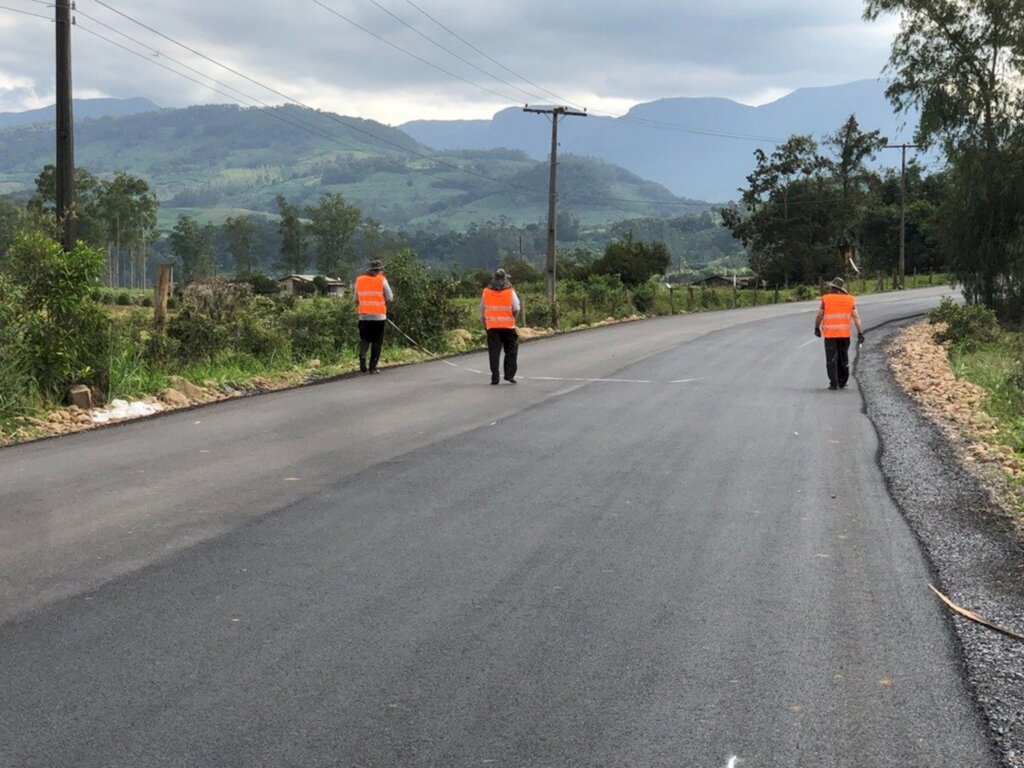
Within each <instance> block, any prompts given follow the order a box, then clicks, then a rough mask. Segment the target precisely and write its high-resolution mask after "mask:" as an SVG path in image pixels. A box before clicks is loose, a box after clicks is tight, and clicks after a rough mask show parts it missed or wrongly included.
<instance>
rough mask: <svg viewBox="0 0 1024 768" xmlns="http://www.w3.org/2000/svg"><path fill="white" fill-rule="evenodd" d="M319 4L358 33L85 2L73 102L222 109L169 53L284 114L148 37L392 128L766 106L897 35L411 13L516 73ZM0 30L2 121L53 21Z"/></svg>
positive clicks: (636, 12) (326, 18) (501, 9)
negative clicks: (528, 110)
mask: <svg viewBox="0 0 1024 768" xmlns="http://www.w3.org/2000/svg"><path fill="white" fill-rule="evenodd" d="M12 2H16V3H21V4H24V5H26V6H28V5H29V4H28V3H27V2H25V0H12ZM321 2H322V3H323V4H324V5H326V6H328V7H329V8H330V9H332V10H333V11H334V12H335V13H336V14H340V15H343V16H345V17H347V18H349V19H351V21H352V22H354V23H355V24H358V25H360V26H361V27H363V28H364V29H365V30H369V32H367V31H363V30H361V29H359V28H357V27H356V26H354V25H353V24H351V23H349V22H348V21H345V20H343V19H341V18H339V16H338V15H335V14H332V13H331V12H330V11H328V10H325V9H324V8H323V7H321V6H320V5H318V4H317V3H316V2H314V0H287V1H286V2H283V3H282V2H280V0H246V1H245V2H242V0H217V1H216V2H210V0H176V2H174V3H153V2H152V1H151V0H111V1H110V3H109V4H110V5H112V6H114V7H115V8H117V9H118V10H120V11H122V12H123V13H124V14H127V15H128V16H131V17H134V18H135V19H137V20H139V21H141V22H143V23H144V24H145V25H147V26H148V27H150V28H151V29H150V30H147V29H145V28H143V27H140V26H138V25H136V24H133V23H132V22H131V21H129V20H128V19H127V18H125V17H124V16H121V15H118V14H117V13H114V12H112V11H111V10H110V9H109V8H108V7H105V6H104V5H101V4H100V3H99V2H88V0H81V1H80V2H79V3H78V13H77V21H78V24H79V26H78V27H77V28H76V31H75V34H74V75H73V80H74V83H75V90H76V95H77V96H80V97H82V96H85V95H87V94H97V95H99V94H102V95H106V96H113V97H121V98H127V97H131V96H144V97H146V98H149V99H150V100H152V101H154V102H156V103H158V104H161V105H163V106H183V105H185V104H190V103H209V102H221V103H223V102H226V101H228V100H229V99H228V98H227V97H226V96H225V95H223V94H221V93H216V92H214V91H212V90H210V89H209V88H204V87H202V86H201V85H199V84H196V83H194V82H190V81H189V80H188V79H185V78H184V77H182V76H179V75H176V74H172V73H170V72H168V71H166V70H165V69H162V68H160V67H159V66H157V65H158V64H163V65H165V66H167V67H171V68H173V69H180V67H179V65H177V64H175V63H174V62H172V61H171V59H170V58H167V57H168V56H169V57H172V58H173V59H177V60H179V61H181V62H184V63H186V64H188V65H189V66H191V67H194V68H195V69H197V70H199V71H200V72H203V73H207V74H208V75H209V76H211V77H213V78H215V79H216V80H218V81H221V83H223V84H224V85H214V87H215V88H216V89H218V90H221V91H227V92H228V93H231V91H230V90H228V89H227V88H226V87H225V85H227V86H230V87H233V88H237V89H239V90H241V91H242V92H244V93H246V94H249V95H251V96H253V97H256V98H258V99H259V100H261V101H265V102H267V103H280V102H282V101H283V100H284V99H283V98H282V96H280V95H278V94H274V93H271V92H269V91H267V90H265V89H262V88H260V87H259V86H258V85H256V84H254V83H253V82H251V81H249V80H246V79H245V78H243V77H240V76H239V75H237V74H233V73H231V72H228V71H226V70H224V69H222V68H218V67H217V66H215V65H214V64H212V63H211V62H209V61H207V60H204V59H203V58H202V57H200V56H198V55H196V54H195V53H193V52H190V51H187V50H184V49H182V48H181V47H178V46H176V45H174V43H172V42H170V41H168V40H167V39H165V38H163V37H161V36H160V35H159V34H156V32H159V33H162V34H163V35H166V36H168V37H171V38H174V39H175V40H178V41H180V42H182V43H185V44H186V45H188V46H189V47H191V48H193V49H194V50H195V51H199V52H202V53H204V54H206V55H207V56H209V57H210V58H213V59H216V60H218V61H220V62H222V63H224V64H226V65H228V66H229V67H231V68H232V69H234V70H237V72H239V73H242V74H244V75H247V76H248V77H250V78H252V79H253V80H257V81H259V82H260V83H266V84H267V85H270V86H272V87H273V88H274V89H275V90H277V91H279V92H280V93H283V94H287V95H288V96H291V97H293V98H296V99H298V100H300V101H302V102H303V103H306V104H310V105H311V106H316V107H319V108H323V109H329V110H332V111H337V112H340V113H344V114H347V115H353V116H359V117H367V118H372V119H376V120H380V121H382V122H386V123H390V124H398V123H402V122H405V121H407V120H410V119H415V118H452V119H454V118H474V117H475V118H486V117H489V116H490V115H492V114H493V113H494V112H495V111H497V110H498V109H501V108H504V107H506V106H513V105H521V104H522V103H524V102H526V101H533V102H547V103H551V102H552V101H554V100H555V97H553V96H552V95H551V93H548V92H547V91H550V92H553V93H554V94H557V96H558V97H561V99H563V100H565V101H568V102H571V103H574V104H580V105H584V106H587V107H589V108H591V109H594V110H600V111H604V112H611V113H616V114H621V113H622V112H624V111H625V110H626V109H628V107H630V106H632V105H634V104H636V103H639V102H642V101H650V100H653V99H658V98H669V97H677V96H720V97H725V98H732V99H736V100H739V101H744V102H745V103H764V102H765V101H769V100H771V99H772V98H776V97H777V96H778V95H782V94H784V93H787V92H789V91H791V90H793V89H796V88H800V87H806V86H820V85H832V84H837V83H843V82H849V81H852V80H860V79H865V78H873V77H876V76H878V74H879V73H880V71H881V70H882V68H883V66H884V64H885V62H886V59H887V58H888V51H889V44H890V42H891V39H892V35H893V34H894V33H895V29H896V21H895V20H890V19H886V20H885V21H884V22H877V23H874V24H869V23H867V22H864V21H862V20H861V14H862V12H863V2H862V0H830V1H829V2H827V3H825V2H821V0H776V1H775V2H765V1H764V0H732V1H731V2H728V3H707V2H704V1H703V0H701V2H697V1H696V0H638V2H635V3H624V2H621V0H616V1H615V2H610V1H609V0H592V1H591V2H590V3H588V4H586V5H585V6H583V5H581V4H580V3H579V2H569V0H516V2H511V0H490V2H488V3H485V4H481V3H479V0H435V2H431V3H429V4H428V3H427V2H425V0H416V3H415V5H416V6H418V7H420V8H422V9H423V10H425V11H426V12H427V13H429V14H430V15H431V16H433V17H434V18H435V19H437V20H438V21H440V22H441V23H442V24H444V25H445V26H446V27H448V28H449V29H450V30H452V31H454V32H455V33H457V34H458V35H460V36H461V37H463V38H464V39H465V40H467V41H469V42H470V43H471V44H472V45H473V46H475V47H476V48H478V49H480V50H481V51H483V52H484V53H485V54H486V55H487V56H488V57H491V58H493V59H495V60H497V61H500V62H501V63H502V64H504V65H505V66H506V67H508V69H510V70H512V71H514V72H515V73H516V75H514V74H512V73H511V72H509V71H508V70H505V69H502V68H501V67H500V66H499V65H498V64H496V63H495V62H494V61H492V60H489V59H488V58H485V57H484V56H481V55H479V54H478V53H477V52H475V51H473V50H472V49H471V48H469V47H467V46H466V45H464V44H463V43H462V42H460V41H459V40H458V39H457V38H455V37H453V36H452V35H451V34H450V33H449V32H447V31H445V30H444V29H442V28H441V27H439V26H437V25H436V24H434V23H433V22H432V21H430V20H429V19H427V18H426V17H425V16H424V15H422V14H421V13H420V12H419V11H418V10H417V9H416V7H415V6H414V5H413V4H412V2H411V0H378V2H379V3H380V5H381V6H384V7H386V8H387V9H388V10H390V11H391V12H392V13H394V14H395V15H397V16H399V17H400V18H401V19H403V20H404V21H406V22H408V24H410V25H412V26H414V27H415V28H416V29H417V30H419V32H420V33H422V35H426V36H429V37H430V38H433V39H434V40H436V41H437V42H438V43H440V44H441V45H443V46H445V47H446V48H448V49H450V50H451V51H453V52H455V53H457V54H458V55H459V56H460V57H462V58H464V59H467V60H469V61H471V62H473V63H474V64H475V65H476V67H477V68H474V67H473V66H469V65H467V64H466V63H464V62H463V61H460V60H458V59H457V58H455V57H453V56H451V55H450V54H448V53H446V52H445V51H443V50H441V49H440V48H438V47H437V46H435V45H432V44H431V43H430V42H428V41H427V40H425V39H424V38H423V36H422V35H420V34H417V33H415V32H413V31H412V30H410V29H409V28H408V27H406V26H404V25H403V24H402V23H400V22H399V21H396V20H395V19H394V18H392V17H391V16H389V15H388V14H387V13H385V12H384V11H383V10H381V9H380V8H379V7H376V6H375V4H374V3H371V2H368V1H367V0H321ZM42 9H45V6H42V5H39V6H38V7H37V6H35V4H33V7H32V8H31V9H29V8H26V10H32V11H35V10H42ZM44 12H46V13H49V12H50V11H44ZM104 25H106V26H104ZM0 29H3V30H4V38H5V44H4V46H3V47H2V48H0V111H13V110H17V109H27V108H33V107H37V106H40V105H41V104H40V101H43V100H47V101H48V100H49V99H50V98H52V97H51V96H50V94H52V92H53V85H52V83H53V55H52V50H53V39H52V37H53V24H52V23H48V22H47V21H46V20H43V19H37V18H33V17H30V16H26V15H19V14H15V13H13V12H11V11H5V10H0ZM153 30H155V31H156V32H154V31H153ZM92 33H95V34H99V35H103V36H104V37H107V38H109V39H110V41H113V43H117V44H118V45H121V46H124V47H126V48H130V49H132V50H135V51H137V52H138V53H139V54H140V56H135V55H132V54H130V53H128V52H127V51H125V50H123V49H122V48H119V47H117V46H116V45H114V44H112V42H107V41H104V40H101V39H98V38H97V37H95V36H94V34H92ZM119 33H122V34H119ZM371 33H372V34H371ZM374 35H377V36H380V37H381V38H384V39H385V40H387V41H389V43H390V45H389V44H387V43H385V42H382V41H381V40H379V39H377V38H376V37H375V36H374ZM126 36H127V37H126ZM133 39H134V41H138V43H137V42H134V41H133ZM139 43H141V45H140V44H139ZM146 46H150V47H152V48H155V49H157V50H159V51H160V52H161V53H162V54H163V56H161V57H159V58H157V57H155V56H154V54H153V52H152V51H151V50H148V49H147V47H146ZM402 51H407V52H408V54H412V55H413V56H415V57H418V58H413V57H412V56H410V55H407V54H406V53H403V52H402ZM424 62H430V64H427V63H424ZM431 64H432V65H433V66H431ZM439 68H440V69H443V70H446V72H447V73H446V72H441V71H439ZM481 70H484V71H481ZM485 72H487V73H491V74H493V75H496V76H497V77H498V78H499V79H495V78H494V77H490V76H489V75H488V74H485ZM185 74H186V75H187V76H188V77H189V78H194V79H196V80H200V81H202V82H210V81H208V80H207V79H206V78H204V77H202V76H200V75H197V74H196V73H194V72H185ZM517 75H519V76H522V77H523V78H526V79H527V80H529V81H530V82H524V81H523V80H521V79H520V78H519V77H517ZM466 81H470V82H468V83H467V82H466ZM524 91H525V93H524Z"/></svg>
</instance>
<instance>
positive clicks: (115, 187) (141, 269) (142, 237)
mask: <svg viewBox="0 0 1024 768" xmlns="http://www.w3.org/2000/svg"><path fill="white" fill-rule="evenodd" d="M96 208H97V212H98V215H99V217H100V218H101V220H102V221H103V224H104V233H105V243H104V246H105V247H106V249H107V253H108V258H109V259H110V260H111V262H112V264H111V267H112V276H113V278H114V280H113V281H111V283H112V284H116V285H121V284H122V281H121V277H122V275H123V273H124V272H127V275H126V277H127V282H128V284H129V286H131V287H132V288H135V287H137V286H143V285H145V282H146V253H147V248H148V246H149V245H151V244H152V243H153V241H154V240H155V239H156V237H157V229H156V210H157V202H156V195H154V194H153V193H152V192H151V191H150V189H149V184H147V183H146V182H145V181H144V180H143V179H140V178H138V177H136V176H132V175H130V174H128V173H125V172H124V171H117V172H116V173H115V174H114V178H112V179H110V180H108V181H102V182H100V189H99V195H98V199H97V201H96ZM125 247H127V248H128V263H127V265H124V264H122V250H123V249H124V248H125Z"/></svg>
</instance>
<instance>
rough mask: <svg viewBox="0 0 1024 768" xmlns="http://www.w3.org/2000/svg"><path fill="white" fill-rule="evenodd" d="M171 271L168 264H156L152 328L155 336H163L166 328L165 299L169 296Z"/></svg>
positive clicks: (171, 268)
mask: <svg viewBox="0 0 1024 768" xmlns="http://www.w3.org/2000/svg"><path fill="white" fill-rule="evenodd" d="M173 269H174V267H172V266H171V265H170V264H158V265H157V268H156V281H155V282H154V283H153V327H154V330H155V331H156V334H157V336H163V335H164V329H165V328H166V326H167V298H168V297H169V296H170V295H171V276H172V274H173V273H172V270H173Z"/></svg>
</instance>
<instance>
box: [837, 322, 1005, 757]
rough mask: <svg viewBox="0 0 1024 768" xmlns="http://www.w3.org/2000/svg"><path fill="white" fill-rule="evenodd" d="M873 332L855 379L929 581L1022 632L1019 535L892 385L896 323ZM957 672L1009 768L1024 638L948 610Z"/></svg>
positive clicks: (945, 440)
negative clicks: (957, 651)
mask: <svg viewBox="0 0 1024 768" xmlns="http://www.w3.org/2000/svg"><path fill="white" fill-rule="evenodd" d="M905 324H906V323H901V324H892V325H889V326H885V327H880V328H877V329H874V330H873V331H872V333H871V338H870V343H869V344H866V345H865V346H864V347H863V348H862V349H861V351H860V353H859V355H858V357H857V361H856V377H857V382H858V384H859V386H860V390H861V393H862V394H863V396H864V400H865V408H866V413H867V415H868V417H869V418H870V419H871V421H872V422H873V423H874V425H875V428H876V430H877V432H878V436H879V441H880V446H881V447H880V450H879V455H878V462H879V465H880V466H881V468H882V472H883V474H884V476H885V479H886V483H887V484H888V487H889V492H890V494H891V495H892V498H893V500H894V501H895V503H896V504H897V506H898V507H899V509H900V510H901V511H902V513H903V515H904V517H905V518H906V519H907V522H908V523H909V524H910V526H911V528H912V529H913V531H914V533H915V534H916V535H917V538H918V540H919V541H920V542H921V545H922V547H923V548H924V550H925V553H926V554H927V556H928V558H929V560H930V562H931V565H932V568H933V570H934V579H935V586H936V588H938V589H939V590H941V591H942V592H944V593H945V594H946V595H948V596H949V597H950V598H951V599H952V600H953V601H954V602H955V603H957V604H958V605H960V606H962V607H964V608H967V609H969V610H971V611H974V612H975V613H977V614H980V615H981V616H983V617H984V618H986V619H988V620H989V621H991V622H993V623H995V624H997V625H999V626H1002V627H1005V628H1006V629H1009V630H1011V631H1014V632H1017V633H1020V634H1024V542H1022V541H1021V540H1020V538H1019V536H1018V535H1017V532H1016V528H1015V526H1014V523H1013V522H1012V521H1011V520H1010V518H1009V517H1008V515H1007V513H1006V512H1004V510H1003V509H1002V508H1001V507H1000V506H999V504H998V503H997V502H996V501H995V498H994V496H993V495H992V493H991V492H990V491H989V489H988V488H987V487H986V484H985V482H984V481H983V480H982V479H981V477H980V476H978V475H977V474H975V473H973V472H972V471H970V470H969V469H968V468H967V467H966V465H965V464H964V462H963V461H962V460H961V458H960V456H961V450H960V447H959V446H957V445H955V444H954V442H953V441H952V440H951V438H949V437H947V436H946V435H945V434H944V433H943V432H942V430H940V429H939V428H938V427H937V426H936V425H935V424H934V423H933V422H932V421H931V420H930V419H929V418H928V417H927V416H925V415H924V413H923V412H922V410H921V408H920V407H919V406H918V405H917V403H916V402H915V401H914V400H912V399H911V398H910V397H909V396H908V395H907V394H906V393H905V392H904V390H903V389H902V388H901V387H900V386H899V384H897V382H896V380H895V379H894V377H893V375H892V373H891V372H890V370H889V364H888V355H887V353H886V351H885V347H886V345H887V342H888V341H889V339H890V338H891V337H892V335H893V333H894V332H896V331H898V330H899V329H900V328H901V327H902V326H903V325H905ZM949 622H950V625H951V627H952V629H953V632H954V633H955V635H956V637H957V638H958V640H959V644H960V648H961V653H962V662H963V673H964V675H965V678H966V680H967V682H968V684H969V686H970V687H971V689H972V690H973V691H974V694H975V697H976V700H977V703H978V707H979V709H980V710H981V712H982V714H983V715H984V717H985V718H986V720H987V722H988V725H989V730H990V732H991V735H992V739H993V741H994V743H995V744H996V746H997V749H998V750H999V752H1000V754H1001V756H1002V759H1003V762H1004V764H1005V765H1006V766H1008V767H1009V768H1024V642H1022V641H1020V640H1016V639H1014V638H1011V637H1008V636H1006V635H1003V634H1000V633H998V632H995V631H993V630H991V629H987V628H985V627H983V626H981V625H979V624H976V623H974V622H971V621H969V620H967V619H964V618H962V617H960V616H959V615H957V614H955V613H954V612H952V611H950V612H949Z"/></svg>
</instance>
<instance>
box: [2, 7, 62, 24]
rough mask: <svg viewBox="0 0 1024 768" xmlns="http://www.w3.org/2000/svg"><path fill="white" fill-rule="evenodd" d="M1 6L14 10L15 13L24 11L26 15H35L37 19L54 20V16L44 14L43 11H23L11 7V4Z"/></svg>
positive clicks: (7, 9) (4, 8)
mask: <svg viewBox="0 0 1024 768" xmlns="http://www.w3.org/2000/svg"><path fill="white" fill-rule="evenodd" d="M0 8H2V9H3V10H5V11H14V12H15V13H23V14H25V15H26V16H35V17H36V18H37V19H46V20H47V21H53V18H52V17H50V16H43V14H41V13H32V11H23V10H21V9H20V8H11V6H9V5H0Z"/></svg>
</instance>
